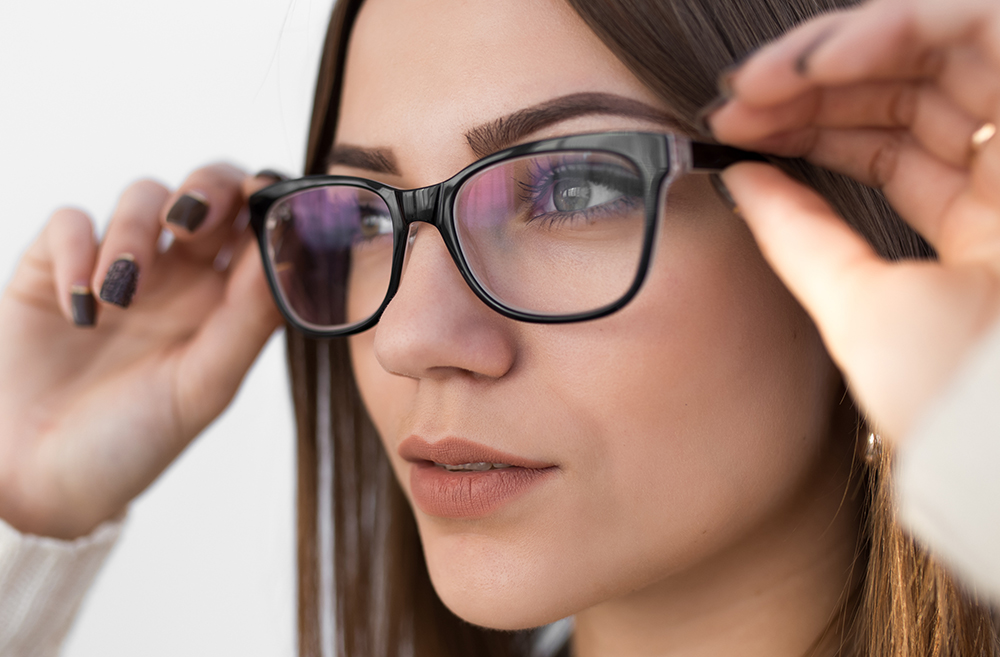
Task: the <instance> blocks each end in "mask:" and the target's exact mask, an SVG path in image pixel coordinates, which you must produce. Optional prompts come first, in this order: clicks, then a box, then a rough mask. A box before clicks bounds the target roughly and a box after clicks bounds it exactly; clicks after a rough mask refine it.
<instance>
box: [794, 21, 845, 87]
mask: <svg viewBox="0 0 1000 657" xmlns="http://www.w3.org/2000/svg"><path fill="white" fill-rule="evenodd" d="M835 27H836V26H834V25H831V26H829V27H828V28H826V29H825V30H823V31H822V32H820V33H819V34H817V35H816V38H815V39H813V40H812V41H810V42H809V45H807V46H806V47H805V48H803V49H802V52H800V53H799V56H798V57H796V58H795V72H796V73H798V74H799V75H801V76H802V77H806V76H807V75H809V58H810V57H812V56H813V53H815V52H816V51H817V50H819V47H820V46H822V45H823V44H824V43H825V42H826V40H827V39H829V38H830V37H831V36H832V35H833V33H834V31H835V30H834V28H835Z"/></svg>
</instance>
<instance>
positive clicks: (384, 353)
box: [374, 223, 516, 379]
mask: <svg viewBox="0 0 1000 657" xmlns="http://www.w3.org/2000/svg"><path fill="white" fill-rule="evenodd" d="M410 230H411V233H410V239H409V244H408V246H407V249H408V252H407V260H406V264H405V266H404V269H403V275H402V278H401V280H400V284H399V289H398V290H397V291H396V295H395V296H394V297H393V298H392V301H390V302H389V305H388V306H387V307H386V309H385V311H384V313H383V314H382V318H381V319H380V320H379V323H378V324H377V325H376V326H375V340H374V349H375V357H376V359H377V360H378V362H379V363H380V364H381V365H382V367H383V368H384V369H385V370H386V371H388V372H391V373H393V374H399V375H402V376H407V377H412V378H418V379H423V378H432V379H436V378H444V377H447V376H452V375H454V374H455V373H462V372H465V373H472V374H476V375H480V376H486V377H490V378H499V377H501V376H503V375H504V374H506V373H507V372H508V371H509V370H510V369H511V367H512V366H513V364H514V359H515V353H516V350H515V337H516V335H515V334H516V327H515V326H513V322H514V320H510V319H507V318H505V317H503V316H502V315H500V314H498V313H496V312H494V311H493V310H491V309H490V308H488V307H487V306H486V304H484V303H483V302H482V301H481V300H480V299H479V298H478V297H477V296H476V295H475V293H474V292H473V291H472V289H471V288H469V286H468V284H466V282H465V280H464V279H463V278H462V274H461V273H460V272H459V271H458V268H457V267H456V265H455V262H454V261H453V260H452V258H451V254H450V253H449V252H448V247H447V246H445V243H444V240H443V239H442V237H441V234H440V233H439V232H438V231H437V230H435V229H434V228H433V227H432V226H430V225H428V224H425V223H415V224H413V226H412V227H411V229H410Z"/></svg>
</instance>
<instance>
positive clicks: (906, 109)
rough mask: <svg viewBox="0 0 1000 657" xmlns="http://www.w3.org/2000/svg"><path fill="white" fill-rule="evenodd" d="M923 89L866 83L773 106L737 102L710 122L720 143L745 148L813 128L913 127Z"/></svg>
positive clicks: (904, 84) (807, 94)
mask: <svg viewBox="0 0 1000 657" xmlns="http://www.w3.org/2000/svg"><path fill="white" fill-rule="evenodd" d="M920 86H921V85H920V84H918V83H913V82H888V83H887V82H863V83H859V84H854V85H848V86H844V87H831V88H819V89H810V90H808V91H807V92H805V93H803V94H802V95H800V96H797V97H795V98H793V99H791V100H789V101H786V102H784V103H781V104H778V105H773V106H768V107H756V106H753V105H749V104H747V103H744V102H741V101H740V100H738V99H737V100H736V101H734V102H731V103H727V104H726V105H725V106H723V107H722V108H721V109H719V110H718V111H716V112H715V113H713V114H712V115H711V117H710V118H709V122H710V124H711V126H712V133H713V134H714V135H715V137H716V138H717V139H719V140H720V141H723V142H725V143H728V144H744V145H752V144H754V143H755V142H756V141H757V140H761V139H764V138H766V137H769V136H772V135H777V134H781V133H786V132H791V131H793V130H799V129H802V128H806V127H810V126H813V127H822V128H861V127H878V128H904V127H909V126H910V125H911V124H912V123H913V119H914V116H915V115H916V110H917V101H918V96H919V90H920Z"/></svg>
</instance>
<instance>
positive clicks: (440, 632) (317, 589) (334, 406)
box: [287, 0, 1000, 657]
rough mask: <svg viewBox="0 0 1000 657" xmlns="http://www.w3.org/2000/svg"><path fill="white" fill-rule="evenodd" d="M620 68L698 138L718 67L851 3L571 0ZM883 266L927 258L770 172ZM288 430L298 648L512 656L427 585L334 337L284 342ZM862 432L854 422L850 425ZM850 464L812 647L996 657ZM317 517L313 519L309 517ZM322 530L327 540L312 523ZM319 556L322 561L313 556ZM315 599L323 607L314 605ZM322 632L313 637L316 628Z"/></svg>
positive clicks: (828, 190) (831, 193) (829, 193)
mask: <svg viewBox="0 0 1000 657" xmlns="http://www.w3.org/2000/svg"><path fill="white" fill-rule="evenodd" d="M568 2H569V4H570V5H571V6H572V7H573V8H574V9H575V10H576V11H577V12H578V13H579V14H580V16H581V17H582V18H583V19H584V20H585V21H586V22H587V24H588V25H589V26H590V28H591V29H592V30H593V31H594V32H595V33H596V34H597V35H598V36H599V37H600V38H601V39H602V40H603V41H604V43H605V44H606V45H607V46H608V47H609V48H610V49H611V51H612V52H613V53H614V54H615V55H617V56H618V58H619V59H620V60H621V61H622V62H623V63H625V65H626V66H628V68H629V69H630V70H631V71H632V72H633V73H634V74H635V75H636V76H637V77H638V79H639V80H641V81H642V82H643V83H645V84H646V85H647V86H648V87H649V88H650V89H651V90H652V91H653V92H654V93H656V94H657V95H658V96H659V97H660V98H661V99H662V100H663V101H664V102H665V103H667V104H668V105H669V106H670V107H672V109H673V110H674V113H675V115H676V117H677V118H679V119H680V120H681V121H682V122H686V124H687V126H688V128H689V130H690V131H691V132H692V133H695V132H697V126H696V123H695V116H696V114H697V111H698V109H699V108H700V107H702V106H703V105H705V104H706V103H707V102H709V101H710V100H711V99H712V98H713V96H714V95H715V79H716V77H717V75H718V73H719V71H721V70H722V69H723V68H725V67H726V66H729V65H731V64H732V63H733V62H734V61H737V60H738V59H739V58H741V57H742V56H744V55H745V54H746V53H747V52H749V51H751V50H753V49H754V48H756V47H758V46H759V45H760V44H762V43H764V42H766V41H768V40H771V39H773V38H775V37H777V36H778V35H780V34H781V33H783V32H785V31H787V30H788V29H789V28H791V27H792V26H793V25H795V24H796V23H799V22H801V21H803V20H805V19H807V18H809V17H810V16H812V15H815V14H816V13H819V12H823V11H827V10H832V9H835V8H837V7H839V6H843V5H845V4H853V2H851V1H850V0H840V1H838V0H727V1H724V2H723V1H720V0H613V1H612V0H568ZM360 5H361V0H339V1H338V2H337V5H336V6H335V8H334V12H333V16H332V18H331V21H330V28H329V31H328V33H327V39H326V44H325V47H324V51H323V58H322V62H321V65H320V72H319V79H318V82H317V87H316V97H315V102H314V106H313V115H312V123H311V128H310V132H309V142H308V152H307V155H306V173H323V172H324V169H325V160H326V156H327V154H328V153H329V150H330V147H331V145H332V141H333V135H334V131H335V128H336V124H337V111H338V103H339V99H340V93H341V84H342V78H343V75H342V74H343V70H342V67H343V63H344V57H345V52H346V49H347V42H348V35H349V33H350V29H351V26H352V25H353V23H354V19H355V17H356V15H357V13H358V10H359V8H360ZM779 164H780V166H782V167H783V168H784V169H786V170H787V171H789V172H791V173H793V175H795V176H797V177H798V178H799V179H801V180H804V181H806V182H807V183H809V184H810V185H812V186H813V187H814V188H816V189H817V190H819V191H820V193H822V194H823V195H824V196H825V197H826V198H827V199H828V200H829V201H830V202H831V203H832V204H833V205H834V207H835V208H836V209H837V210H838V211H839V212H840V214H841V215H842V216H843V217H845V218H846V219H847V221H848V222H849V223H850V224H851V225H852V226H854V227H855V228H856V229H857V230H858V231H859V232H860V233H861V234H863V235H864V236H865V237H866V238H867V239H868V240H869V242H871V243H872V245H873V246H874V247H875V248H876V249H877V250H878V252H879V253H880V254H882V255H883V256H884V257H886V258H891V259H898V258H926V257H933V253H932V251H931V249H930V248H929V247H928V246H927V245H926V243H925V242H924V241H923V240H922V239H920V237H919V236H917V235H916V234H915V233H914V232H913V231H912V230H910V229H909V228H908V227H907V226H906V225H905V224H904V223H903V222H902V221H901V220H900V219H899V217H898V216H896V214H895V213H894V212H893V211H892V209H891V208H890V207H889V205H888V204H887V203H886V201H885V199H884V198H883V196H882V195H881V194H880V193H879V192H878V191H876V190H872V189H870V188H867V187H864V186H862V185H859V184H857V183H855V182H853V181H850V180H848V179H846V178H843V177H841V176H838V175H835V174H832V173H829V172H826V171H823V170H821V169H818V168H816V167H812V166H811V165H809V164H807V163H805V162H802V161H794V160H792V161H781V162H780V163H779ZM287 342H288V356H289V365H290V371H291V380H292V391H293V396H294V402H295V413H296V423H297V429H298V457H297V461H298V601H299V615H298V618H299V652H300V654H301V655H302V656H303V657H319V655H321V654H323V653H322V647H321V643H322V641H323V640H324V637H326V640H327V641H328V642H330V643H332V644H333V648H334V650H335V654H337V655H342V656H344V657H378V656H382V655H385V656H387V657H388V656H390V655H391V656H393V657H396V656H401V655H413V656H414V657H459V656H461V657H467V656H469V655H476V656H477V657H478V656H496V657H502V656H511V657H513V656H517V655H520V656H524V655H528V654H529V652H530V648H531V645H532V641H533V633H532V632H496V631H491V630H486V629H482V628H478V627H474V626H472V625H470V624H468V623H465V622H464V621H462V620H461V619H459V618H457V617H456V616H454V615H453V614H452V613H451V612H449V611H448V610H447V609H446V608H445V607H444V605H443V604H442V603H441V601H440V600H439V599H438V597H437V595H436V594H435V593H434V590H433V589H432V587H431V584H430V580H429V577H428V575H427V570H426V567H425V565H424V562H423V554H422V549H421V545H420V540H419V537H418V535H417V530H416V524H415V521H414V519H413V515H412V512H411V511H410V509H409V508H408V506H407V504H406V502H405V500H404V498H403V494H402V491H401V490H400V488H399V485H398V483H397V482H396V480H395V478H394V476H393V473H392V471H391V468H390V466H389V461H388V459H387V457H386V455H385V453H384V451H383V449H382V446H381V442H380V440H379V437H378V435H377V433H376V431H375V428H374V426H373V425H372V423H371V420H370V419H369V417H368V415H367V413H366V411H365V409H364V407H363V405H362V402H361V398H360V395H359V393H358V390H357V387H356V385H355V382H354V378H353V375H352V372H351V367H350V359H349V357H348V353H347V345H346V341H344V340H332V341H318V340H311V339H308V338H305V337H303V336H302V335H300V334H297V333H295V332H294V331H291V330H289V331H288V333H287ZM861 426H862V424H861V423H859V428H860V427H861ZM890 459H891V455H889V454H882V455H881V456H880V457H879V458H878V459H877V460H876V462H875V463H873V464H871V465H868V466H864V467H861V468H860V469H859V473H860V474H859V476H858V477H855V482H854V485H853V488H852V490H853V491H854V494H858V495H862V496H864V502H863V503H862V505H861V506H862V509H863V513H862V517H861V518H860V519H859V523H860V524H861V542H860V544H859V546H858V561H857V565H858V569H859V570H860V571H861V574H860V576H859V577H857V578H856V581H854V582H845V587H848V590H847V592H846V594H845V596H844V601H843V605H842V608H841V610H840V613H839V614H838V615H837V617H836V618H835V619H834V620H833V622H832V623H831V625H830V627H829V628H828V630H827V632H826V634H825V635H824V637H820V638H819V639H818V640H817V644H816V648H817V649H819V648H820V647H823V646H828V645H829V644H824V643H822V641H823V639H829V640H832V641H834V642H835V645H838V644H839V646H840V649H839V650H838V651H837V652H838V653H839V654H843V655H866V656H869V657H890V656H891V657H896V656H899V657H902V656H904V655H933V656H938V655H942V656H943V655H973V654H975V655H987V656H993V657H996V656H1000V642H998V634H1000V630H998V623H997V621H996V618H995V617H993V616H992V615H991V612H990V610H989V609H988V608H986V607H983V606H979V605H977V604H976V603H975V601H974V600H972V599H971V598H970V597H969V596H967V595H965V594H963V593H962V591H961V590H960V589H959V588H958V587H957V586H956V585H955V584H954V583H953V582H952V581H951V579H950V578H949V577H948V575H947V574H946V573H945V572H944V571H943V570H942V569H941V568H940V567H939V566H937V565H936V564H935V563H934V562H933V561H932V560H931V559H930V558H929V557H928V556H927V554H926V553H925V552H924V551H923V550H922V549H920V547H919V546H918V545H916V544H915V543H914V542H913V541H912V540H911V539H909V538H908V537H906V536H905V535H904V534H903V533H902V532H901V531H900V529H899V527H898V526H897V525H896V524H895V522H894V519H893V511H892V500H891V482H890V477H889V474H890V468H889V460H890ZM321 514H322V515H321ZM324 526H325V527H327V528H328V530H329V531H327V533H326V534H324V532H323V531H321V528H322V527H324ZM321 546H326V551H325V552H324V550H323V549H321ZM327 603H328V604H327ZM324 623H326V627H327V629H326V630H323V629H322V628H323V626H324Z"/></svg>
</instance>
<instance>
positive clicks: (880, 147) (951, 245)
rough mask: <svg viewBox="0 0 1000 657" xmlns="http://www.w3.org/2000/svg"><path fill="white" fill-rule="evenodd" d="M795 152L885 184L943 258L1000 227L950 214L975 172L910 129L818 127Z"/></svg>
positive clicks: (861, 179)
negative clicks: (929, 147)
mask: <svg viewBox="0 0 1000 657" xmlns="http://www.w3.org/2000/svg"><path fill="white" fill-rule="evenodd" d="M802 141H803V142H805V141H807V140H806V139H805V138H802ZM795 155H796V156H804V157H805V158H806V159H807V160H809V161H810V162H812V163H813V164H816V165H818V166H821V167H824V168H826V169H830V170H831V171H836V172H837V173H842V174H844V175H846V176H849V177H851V178H853V179H855V180H857V181H858V182H861V183H863V184H865V185H868V186H869V187H876V188H880V189H881V190H882V191H883V192H884V193H885V195H886V198H887V199H888V200H889V202H890V203H891V204H892V206H893V207H894V208H895V209H896V211H897V212H899V214H900V216H901V217H902V218H903V219H904V220H906V222H907V223H909V224H910V226H912V227H913V228H914V230H916V231H917V232H918V233H920V234H921V235H922V236H923V237H924V238H925V239H926V240H927V241H928V242H930V243H931V245H932V246H934V248H935V249H937V251H938V254H939V255H940V256H941V257H942V259H948V258H950V257H953V256H954V257H958V254H960V253H961V252H962V248H963V247H964V246H968V244H969V243H970V242H972V241H975V240H979V239H983V238H985V237H987V235H984V234H983V233H984V231H985V232H987V233H990V232H996V231H997V227H996V226H991V225H988V224H981V223H976V224H975V228H974V229H973V226H972V224H970V223H968V222H964V221H962V220H960V219H959V218H957V217H955V216H953V215H952V214H951V213H950V212H949V210H950V208H951V206H952V205H953V203H954V202H955V200H956V199H957V198H958V197H959V196H960V195H961V194H962V192H963V190H964V189H965V187H966V186H967V185H968V183H969V175H970V174H969V172H968V171H967V170H965V169H961V168H957V167H954V166H952V165H950V164H947V163H945V162H943V161H941V160H940V159H938V158H937V157H934V156H933V155H931V154H929V153H928V152H927V151H925V150H924V149H923V147H922V146H921V145H920V144H918V143H916V142H915V140H914V139H913V138H912V136H910V135H909V134H908V133H906V132H904V131H886V130H865V129H850V130H834V129H827V130H819V131H814V132H813V133H812V134H811V136H810V138H809V139H808V145H807V147H806V148H804V149H803V150H800V151H799V152H797V153H796V154H795ZM946 217H948V218H949V220H948V221H945V220H944V219H945V218H946ZM990 239H991V241H992V240H993V238H992V237H990Z"/></svg>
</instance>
